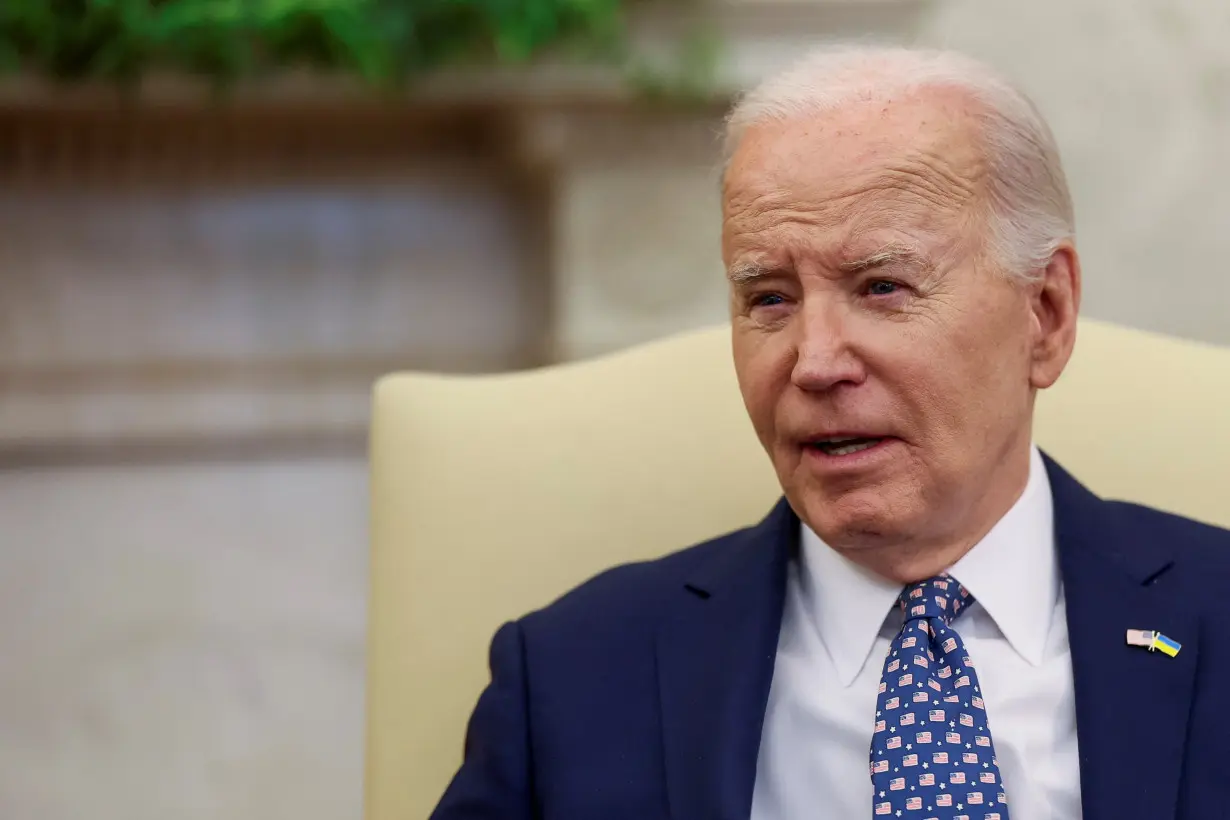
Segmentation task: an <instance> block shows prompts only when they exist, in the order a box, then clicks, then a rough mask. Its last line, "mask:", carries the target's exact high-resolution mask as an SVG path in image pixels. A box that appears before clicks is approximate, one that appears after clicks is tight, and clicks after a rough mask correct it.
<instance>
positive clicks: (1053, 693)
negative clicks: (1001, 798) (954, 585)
mask: <svg viewBox="0 0 1230 820" xmlns="http://www.w3.org/2000/svg"><path fill="white" fill-rule="evenodd" d="M1054 530H1055V528H1054V511H1053V506H1052V499H1051V487H1050V482H1049V480H1048V479H1047V475H1046V468H1045V465H1044V464H1043V462H1042V457H1041V455H1040V454H1039V453H1038V451H1037V449H1036V448H1035V449H1034V450H1033V454H1032V458H1031V460H1030V472H1029V482H1028V484H1027V485H1026V488H1025V492H1024V493H1023V494H1022V495H1021V498H1020V499H1019V500H1018V501H1017V502H1016V504H1015V505H1014V506H1013V507H1012V509H1010V510H1009V511H1008V513H1007V514H1006V515H1005V516H1004V517H1003V518H1002V519H1000V521H999V523H998V524H996V525H995V527H994V528H993V529H992V530H991V531H990V532H989V533H987V536H986V537H985V538H984V539H983V540H982V541H980V542H979V543H978V544H977V545H975V546H974V548H973V549H971V550H970V551H969V552H968V553H967V554H966V555H965V557H963V558H962V559H961V560H960V561H958V562H957V563H956V565H955V566H953V567H952V568H951V569H950V570H949V572H950V573H951V574H952V576H953V577H955V578H956V579H957V580H958V581H959V582H961V583H962V584H964V585H965V588H966V589H968V590H969V591H970V593H971V594H972V595H973V596H974V598H975V599H976V603H975V604H974V605H973V606H972V607H970V608H969V609H967V610H966V611H965V612H964V613H962V614H961V616H960V617H959V618H958V619H957V620H956V621H955V622H954V623H953V628H955V629H956V630H957V631H958V632H959V633H960V635H961V637H962V639H963V640H964V641H965V646H966V648H967V649H968V650H969V654H970V657H971V658H973V659H974V662H975V663H976V664H977V667H978V679H979V683H980V685H981V687H982V694H983V698H984V700H985V701H986V707H987V719H988V720H989V721H990V727H991V737H992V740H993V742H994V743H995V752H996V756H997V757H998V759H999V767H1000V773H1001V775H1002V776H1003V782H1004V786H1005V788H1006V792H1007V795H1008V808H1009V813H1010V815H1011V817H1012V820H1079V818H1080V816H1081V804H1080V780H1079V762H1078V757H1077V746H1076V712H1075V700H1074V697H1073V690H1072V663H1071V656H1070V654H1069V651H1068V627H1067V621H1066V617H1065V610H1064V598H1063V586H1062V582H1061V580H1060V577H1059V569H1058V566H1057V564H1056V558H1055V534H1054ZM901 590H902V587H901V586H900V585H899V584H897V583H895V582H892V581H888V580H885V579H883V578H881V577H879V576H877V575H874V574H872V573H871V572H869V571H867V570H865V569H863V568H861V567H859V566H858V565H857V564H854V563H852V562H850V561H849V560H847V559H846V558H844V557H842V556H841V555H839V554H838V553H836V552H834V551H833V550H832V549H830V548H829V547H828V546H827V545H825V544H824V543H823V542H822V541H821V540H820V539H819V537H817V536H816V534H815V533H814V532H812V531H811V530H810V529H809V528H808V527H807V526H806V525H804V526H803V532H802V541H801V549H800V560H799V561H798V562H796V563H795V565H794V566H792V567H791V568H790V574H789V578H788V581H787V588H786V604H785V610H784V612H783V620H782V629H781V635H780V637H779V640H778V648H777V660H776V664H775V667H774V673H773V685H772V688H771V690H770V694H769V703H768V709H767V711H766V712H765V723H764V730H763V733H762V736H761V744H760V758H759V761H758V764H757V769H756V789H755V796H754V799H753V801H752V820H828V818H832V820H860V819H861V818H868V820H870V818H871V817H872V805H871V776H870V774H869V772H868V755H869V749H870V747H871V735H872V729H873V728H874V724H875V709H876V695H877V688H878V686H879V683H880V675H881V673H882V672H883V664H884V658H885V656H886V655H887V654H888V648H889V644H890V643H891V641H892V639H893V637H894V636H895V635H896V634H897V631H898V630H899V629H900V626H901V614H900V611H899V610H898V609H897V607H896V602H897V596H898V595H899V594H900V593H901Z"/></svg>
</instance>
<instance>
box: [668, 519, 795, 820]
mask: <svg viewBox="0 0 1230 820" xmlns="http://www.w3.org/2000/svg"><path fill="white" fill-rule="evenodd" d="M732 538H734V539H736V542H735V543H734V544H732V545H728V548H727V549H726V550H724V551H721V552H717V553H715V554H714V555H713V557H712V558H711V560H710V561H709V562H708V563H706V564H704V565H703V566H702V567H701V568H700V569H699V570H698V572H697V573H695V574H694V575H693V576H692V578H691V580H690V581H689V583H687V584H686V585H685V586H684V587H681V588H680V589H679V591H678V597H677V599H676V601H675V603H674V604H673V608H671V609H668V610H667V616H666V619H665V621H664V624H663V626H662V629H661V631H660V632H659V634H658V642H657V659H658V674H659V686H660V693H661V698H662V729H663V743H664V746H665V757H666V778H667V790H668V795H669V800H670V810H671V816H672V817H676V818H681V820H690V819H691V818H697V817H704V818H706V820H736V818H738V820H746V818H747V817H748V814H749V813H750V811H751V805H752V792H753V789H754V787H755V782H756V760H757V756H758V754H759V749H760V734H761V728H762V725H763V722H764V713H765V708H766V704H767V702H768V697H769V686H770V683H771V682H772V679H773V666H774V662H775V660H776V656H777V639H778V632H779V630H780V628H781V619H782V608H783V600H784V596H785V588H786V568H787V565H788V563H789V560H790V555H791V554H792V552H793V550H794V549H795V547H796V544H797V539H798V519H797V518H795V516H794V514H793V512H791V510H790V507H789V506H788V505H787V504H786V502H785V501H782V502H780V503H779V504H778V505H777V507H775V508H774V510H773V512H772V513H770V514H769V516H768V517H767V518H766V519H765V520H764V521H763V522H761V523H760V524H759V525H758V526H756V527H753V528H751V529H749V530H745V531H744V532H742V533H739V534H737V535H734V536H732Z"/></svg>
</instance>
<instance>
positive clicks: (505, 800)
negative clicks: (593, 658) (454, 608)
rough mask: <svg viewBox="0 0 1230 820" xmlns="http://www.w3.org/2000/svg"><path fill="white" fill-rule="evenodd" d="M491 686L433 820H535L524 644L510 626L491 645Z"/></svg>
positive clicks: (472, 721)
mask: <svg viewBox="0 0 1230 820" xmlns="http://www.w3.org/2000/svg"><path fill="white" fill-rule="evenodd" d="M490 662H491V683H490V684H488V686H487V689H486V690H485V691H484V692H483V694H482V696H480V697H479V699H478V705H477V706H476V707H475V708H474V713H473V715H471V717H470V723H469V728H468V730H467V731H466V741H465V757H464V761H463V763H462V764H461V769H460V770H459V771H458V772H457V774H456V776H455V777H454V778H453V782H452V783H451V784H450V785H449V787H448V790H447V791H446V792H445V793H444V797H443V798H442V799H441V801H440V804H439V805H438V806H437V807H436V810H435V812H434V813H433V814H432V815H431V820H533V818H534V816H535V815H534V809H533V806H534V800H533V788H532V783H531V777H530V772H531V765H530V743H529V714H528V703H527V688H526V680H525V641H524V637H523V634H522V631H521V627H520V626H519V625H518V624H516V623H507V624H505V625H504V626H502V627H501V628H500V630H499V631H498V632H496V634H495V637H494V638H493V639H492V641H491V661H490Z"/></svg>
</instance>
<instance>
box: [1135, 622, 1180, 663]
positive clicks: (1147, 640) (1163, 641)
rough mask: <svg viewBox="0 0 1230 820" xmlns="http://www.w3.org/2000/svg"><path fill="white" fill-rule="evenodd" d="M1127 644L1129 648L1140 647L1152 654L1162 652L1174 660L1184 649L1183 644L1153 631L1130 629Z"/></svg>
mask: <svg viewBox="0 0 1230 820" xmlns="http://www.w3.org/2000/svg"><path fill="white" fill-rule="evenodd" d="M1127 642H1128V646H1139V647H1142V648H1144V649H1148V650H1149V651H1150V652H1161V653H1163V654H1165V655H1169V656H1170V657H1172V658H1173V657H1174V656H1175V655H1178V654H1179V650H1180V649H1182V648H1183V644H1181V643H1179V642H1178V641H1176V640H1174V639H1173V638H1167V637H1166V636H1165V635H1163V634H1162V633H1161V632H1157V631H1155V630H1152V629H1129V630H1128V631H1127Z"/></svg>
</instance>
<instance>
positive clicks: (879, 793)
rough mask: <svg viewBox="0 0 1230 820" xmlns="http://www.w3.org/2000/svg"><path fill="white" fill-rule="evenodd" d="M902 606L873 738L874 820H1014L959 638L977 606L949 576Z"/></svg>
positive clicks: (908, 592) (906, 597)
mask: <svg viewBox="0 0 1230 820" xmlns="http://www.w3.org/2000/svg"><path fill="white" fill-rule="evenodd" d="M899 603H900V606H901V609H902V612H903V613H904V617H905V623H904V624H902V626H901V632H899V633H898V634H897V637H896V639H894V640H893V643H892V645H891V646H890V647H889V650H888V656H887V657H886V658H885V659H884V674H883V675H882V676H881V679H880V694H879V697H878V698H877V700H876V722H875V731H874V733H873V734H872V736H871V786H872V789H873V793H872V813H873V817H876V818H878V817H890V818H894V817H905V818H917V820H1008V798H1007V795H1006V794H1005V792H1004V785H1003V782H1002V781H1001V780H1000V775H999V764H998V762H997V761H996V759H995V744H994V743H992V742H991V729H990V724H989V723H988V722H987V713H986V708H985V705H984V704H983V701H982V689H981V687H980V686H979V684H978V674H977V673H976V672H975V671H974V665H973V663H972V662H971V661H970V658H969V653H968V652H966V650H965V644H964V642H962V640H961V636H960V635H958V634H957V632H956V630H954V629H953V628H952V622H953V620H954V619H956V617H957V616H958V615H960V614H961V612H962V611H964V610H965V609H966V608H968V607H969V605H970V604H972V603H973V598H972V597H970V594H969V592H968V591H967V590H966V589H965V588H964V587H962V586H961V585H960V584H958V583H957V582H956V581H955V580H954V579H953V578H951V577H949V576H947V575H942V576H939V577H936V578H931V579H928V580H926V581H920V582H918V583H916V584H911V585H910V586H908V587H906V588H905V591H904V592H902V593H901V598H900V599H899Z"/></svg>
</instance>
